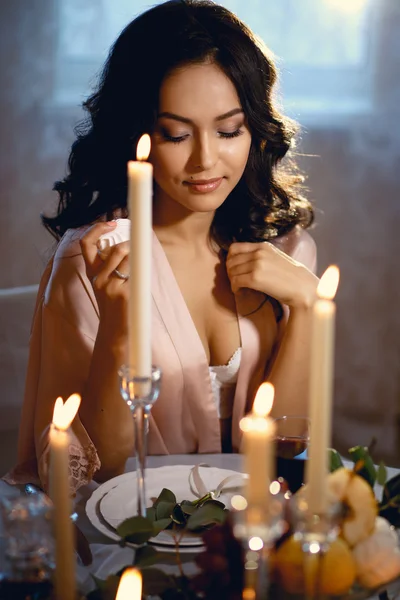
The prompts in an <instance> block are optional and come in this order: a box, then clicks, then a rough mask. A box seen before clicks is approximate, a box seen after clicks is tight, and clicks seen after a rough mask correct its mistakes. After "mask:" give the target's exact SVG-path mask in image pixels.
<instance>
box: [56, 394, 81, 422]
mask: <svg viewBox="0 0 400 600" xmlns="http://www.w3.org/2000/svg"><path fill="white" fill-rule="evenodd" d="M80 403H81V397H80V395H79V394H72V396H70V397H69V398H68V400H66V401H65V404H64V402H63V399H62V398H57V400H56V402H55V404H54V412H53V425H54V426H55V427H56V428H57V429H62V430H63V431H66V430H67V429H68V427H69V426H70V425H71V423H72V421H73V420H74V419H75V415H76V413H77V412H78V408H79V405H80Z"/></svg>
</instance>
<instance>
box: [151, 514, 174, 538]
mask: <svg viewBox="0 0 400 600" xmlns="http://www.w3.org/2000/svg"><path fill="white" fill-rule="evenodd" d="M171 523H172V519H171V518H169V519H158V520H157V521H153V535H158V534H159V533H160V531H163V530H164V529H168V527H169V526H170V525H171Z"/></svg>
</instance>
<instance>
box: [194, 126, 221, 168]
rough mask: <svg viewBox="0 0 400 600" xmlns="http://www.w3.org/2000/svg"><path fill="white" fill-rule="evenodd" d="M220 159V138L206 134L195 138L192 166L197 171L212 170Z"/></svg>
mask: <svg viewBox="0 0 400 600" xmlns="http://www.w3.org/2000/svg"><path fill="white" fill-rule="evenodd" d="M217 159H218V140H216V139H212V136H210V135H207V134H204V135H200V136H198V137H197V138H195V141H194V145H193V151H192V155H191V161H190V162H191V166H192V168H194V169H196V171H210V170H211V169H212V168H213V167H214V165H215V164H216V162H217Z"/></svg>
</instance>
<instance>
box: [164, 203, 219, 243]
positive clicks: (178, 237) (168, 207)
mask: <svg viewBox="0 0 400 600" xmlns="http://www.w3.org/2000/svg"><path fill="white" fill-rule="evenodd" d="M214 214H215V212H214V211H212V212H204V213H199V212H192V211H190V210H188V209H187V208H185V207H184V206H182V205H181V204H179V203H178V202H175V201H174V200H171V199H169V198H164V197H163V198H162V200H160V199H159V198H157V196H156V197H155V198H154V203H153V229H154V231H155V233H156V235H157V237H158V239H159V240H160V242H161V243H162V244H163V245H171V246H185V247H188V246H192V247H194V248H201V247H207V248H210V228H211V224H212V221H213V219H214Z"/></svg>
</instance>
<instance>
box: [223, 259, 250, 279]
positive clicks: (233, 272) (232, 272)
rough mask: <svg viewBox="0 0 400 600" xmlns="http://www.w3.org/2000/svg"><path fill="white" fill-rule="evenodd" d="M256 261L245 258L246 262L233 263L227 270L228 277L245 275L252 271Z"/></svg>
mask: <svg viewBox="0 0 400 600" xmlns="http://www.w3.org/2000/svg"><path fill="white" fill-rule="evenodd" d="M256 263H257V261H256V260H247V261H246V262H242V263H240V264H238V265H235V266H234V267H232V268H231V269H229V270H228V276H229V279H232V277H236V276H237V275H246V274H250V273H252V272H254V268H255V266H256Z"/></svg>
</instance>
